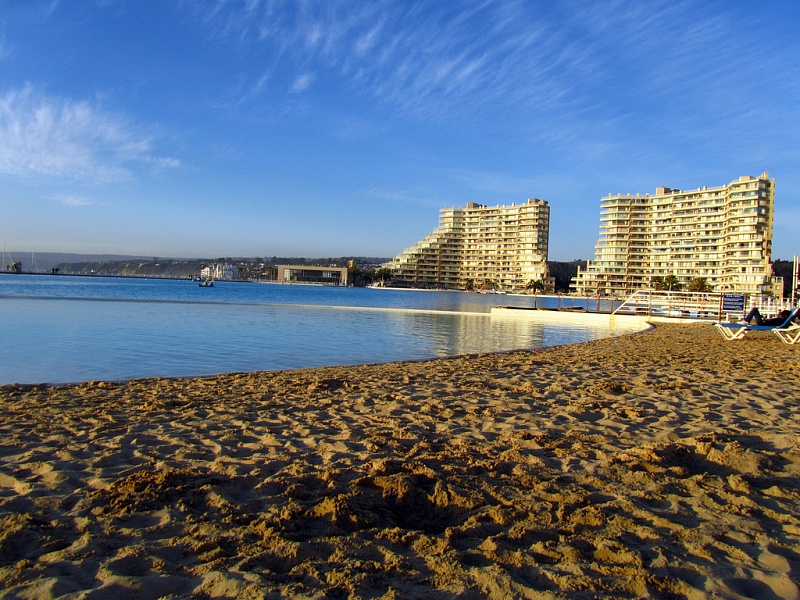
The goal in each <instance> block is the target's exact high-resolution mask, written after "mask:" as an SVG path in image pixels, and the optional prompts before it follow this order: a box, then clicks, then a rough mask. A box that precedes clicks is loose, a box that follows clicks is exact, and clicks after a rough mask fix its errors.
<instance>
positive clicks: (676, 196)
mask: <svg viewBox="0 0 800 600" xmlns="http://www.w3.org/2000/svg"><path fill="white" fill-rule="evenodd" d="M774 206H775V180H773V179H769V174H768V173H763V174H761V175H760V176H758V177H751V176H743V177H740V178H739V179H738V180H737V181H734V182H732V183H730V184H728V185H724V186H721V187H714V188H708V187H702V188H700V189H697V190H691V191H687V192H684V191H681V190H675V189H670V188H666V187H660V188H657V189H656V193H655V195H653V196H650V195H649V194H645V195H644V196H641V195H639V194H636V196H631V195H630V194H628V195H626V196H622V195H620V194H617V195H616V196H612V195H610V194H609V195H608V196H607V197H605V198H602V199H601V200H600V236H599V240H598V242H597V245H596V246H595V258H594V260H593V261H590V262H589V263H588V265H587V267H586V270H584V271H581V270H579V271H578V275H577V277H575V278H574V279H573V288H574V290H575V291H576V292H577V293H578V294H580V295H594V294H610V295H614V296H627V295H629V294H631V293H633V292H635V291H636V290H640V289H646V288H650V287H651V286H652V281H653V278H654V277H661V278H667V277H669V276H675V277H676V278H677V280H678V281H679V282H680V283H681V284H682V285H683V286H684V288H685V287H686V286H687V285H688V284H689V283H690V282H691V281H692V280H694V279H699V278H704V279H706V280H707V282H708V284H709V286H710V288H711V289H712V290H713V291H716V292H741V293H749V294H764V293H767V294H769V293H775V294H776V295H780V294H781V290H780V286H782V280H780V278H774V277H773V273H772V265H771V254H772V221H773V212H774Z"/></svg>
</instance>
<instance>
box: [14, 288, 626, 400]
mask: <svg viewBox="0 0 800 600" xmlns="http://www.w3.org/2000/svg"><path fill="white" fill-rule="evenodd" d="M586 302H589V303H590V304H589V308H590V309H591V310H594V309H595V308H596V305H595V300H588V301H587V300H572V299H569V298H567V299H558V298H553V297H541V296H539V297H532V296H500V295H483V294H475V293H464V292H449V291H417V290H396V289H369V288H345V287H322V286H302V285H279V284H266V283H248V282H225V281H220V282H216V283H215V285H214V287H211V288H202V287H199V286H198V285H197V283H196V282H193V281H188V280H183V281H178V280H165V279H139V278H107V277H70V276H51V275H12V274H3V275H0V319H2V325H0V332H1V333H0V384H8V383H66V382H79V381H90V380H122V379H131V378H139V377H184V376H198V375H213V374H217V373H223V372H231V371H237V372H241V371H260V370H279V369H297V368H305V367H319V366H326V365H353V364H367V363H380V362H389V361H396V360H419V359H427V358H435V357H441V356H452V355H458V354H469V353H483V352H498V351H507V350H514V349H523V348H528V349H534V348H541V347H544V346H554V345H559V344H568V343H575V342H582V341H587V340H591V339H597V338H603V337H609V336H615V335H620V334H623V333H628V332H629V331H630V330H629V329H627V330H626V329H624V328H621V327H620V326H617V327H613V328H612V327H606V326H587V325H583V324H575V325H570V324H561V323H559V324H553V323H537V322H535V321H532V320H524V319H509V318H499V317H492V316H491V315H490V311H491V308H492V307H493V306H496V305H498V304H501V305H506V306H530V307H533V306H534V305H536V306H540V307H551V308H555V307H556V306H558V305H559V304H561V305H566V306H584V305H585V303H586ZM601 308H608V307H605V306H601Z"/></svg>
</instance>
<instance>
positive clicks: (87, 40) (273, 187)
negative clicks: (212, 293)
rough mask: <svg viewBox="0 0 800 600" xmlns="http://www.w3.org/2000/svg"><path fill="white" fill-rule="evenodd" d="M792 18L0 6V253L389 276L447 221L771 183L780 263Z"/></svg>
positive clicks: (742, 9) (796, 155)
mask: <svg viewBox="0 0 800 600" xmlns="http://www.w3.org/2000/svg"><path fill="white" fill-rule="evenodd" d="M799 166H800V4H798V3H797V2H796V1H795V0H785V1H784V0H774V1H770V2H759V1H756V0H747V1H736V0H728V1H715V0H687V1H681V0H668V1H664V2H661V1H659V0H647V1H641V0H631V1H625V0H621V1H615V0H598V1H590V0H547V1H546V2H545V1H542V2H539V1H533V0H529V1H519V2H518V1H514V0H498V1H491V0H487V1H484V2H480V1H477V0H476V1H471V2H467V1H464V2H458V1H455V0H454V1H434V0H429V1H423V2H414V1H411V0H375V1H367V0H365V1H362V2H353V1H352V0H317V1H312V0H307V1H306V0H285V1H280V0H272V1H271V0H239V1H235V0H228V1H225V0H173V1H169V0H119V1H116V0H102V1H101V0H61V1H58V0H52V1H37V0H0V211H1V212H0V214H2V217H0V241H2V242H4V243H5V244H6V245H7V247H8V248H10V249H17V250H25V251H29V250H36V251H37V252H45V251H52V252H80V253H115V254H141V255H152V256H162V257H217V256H273V255H277V256H286V255H292V256H307V257H312V256H314V257H317V256H346V255H364V256H366V255H368V256H386V257H389V256H393V255H395V254H397V253H398V252H400V251H401V250H402V249H404V248H405V247H407V246H410V245H412V244H413V243H414V242H416V241H418V240H419V239H421V238H422V237H423V236H425V235H426V234H428V233H430V232H431V231H432V230H433V229H434V228H435V227H436V225H437V222H438V214H439V209H440V208H442V207H445V206H465V205H466V203H467V202H479V203H482V204H489V205H495V204H510V203H512V202H517V203H519V202H524V201H525V200H526V199H527V198H529V197H537V198H544V199H546V200H547V201H548V202H549V203H550V205H551V225H550V259H551V260H572V259H576V258H592V257H593V255H594V245H595V243H596V242H597V237H598V226H599V213H600V198H601V197H602V196H605V195H606V194H608V193H610V192H611V193H614V194H616V193H623V194H625V193H628V192H630V193H634V194H635V193H637V192H638V193H653V192H654V191H655V188H656V187H657V186H661V185H665V186H669V187H674V188H681V189H695V188H698V187H700V186H704V185H708V186H717V185H724V184H726V183H729V182H730V181H732V180H734V179H737V178H738V177H739V176H740V175H759V174H760V173H762V172H764V171H769V173H770V176H771V177H773V178H775V180H776V190H777V191H776V210H775V213H776V218H775V229H774V249H773V258H784V259H790V258H791V256H792V255H793V254H800V241H798V240H800V235H799V234H798V232H799V231H800V173H799V172H798V167H799Z"/></svg>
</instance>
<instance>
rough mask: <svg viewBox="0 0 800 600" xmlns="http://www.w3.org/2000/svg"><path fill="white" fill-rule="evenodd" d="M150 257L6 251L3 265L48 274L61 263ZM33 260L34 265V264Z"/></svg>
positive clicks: (146, 257) (148, 257)
mask: <svg viewBox="0 0 800 600" xmlns="http://www.w3.org/2000/svg"><path fill="white" fill-rule="evenodd" d="M152 258H153V257H152V256H129V255H125V254H72V253H69V252H35V253H34V252H30V251H29V252H16V251H8V250H6V251H5V253H4V256H3V265H6V264H10V263H11V262H19V263H22V270H23V271H24V272H26V273H32V272H36V271H39V272H42V273H49V272H50V269H52V268H53V267H55V266H56V265H59V264H62V263H74V262H101V261H102V262H108V261H117V260H143V259H144V260H149V259H152ZM34 260H35V263H34Z"/></svg>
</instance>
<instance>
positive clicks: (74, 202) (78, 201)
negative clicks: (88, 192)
mask: <svg viewBox="0 0 800 600" xmlns="http://www.w3.org/2000/svg"><path fill="white" fill-rule="evenodd" d="M53 200H54V201H56V202H60V203H61V204H66V205H67V206H89V205H91V204H93V202H92V201H91V200H87V199H86V198H82V197H80V196H72V195H62V194H57V195H55V196H53Z"/></svg>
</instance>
